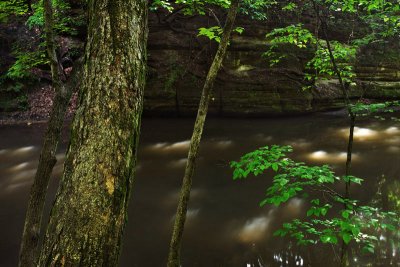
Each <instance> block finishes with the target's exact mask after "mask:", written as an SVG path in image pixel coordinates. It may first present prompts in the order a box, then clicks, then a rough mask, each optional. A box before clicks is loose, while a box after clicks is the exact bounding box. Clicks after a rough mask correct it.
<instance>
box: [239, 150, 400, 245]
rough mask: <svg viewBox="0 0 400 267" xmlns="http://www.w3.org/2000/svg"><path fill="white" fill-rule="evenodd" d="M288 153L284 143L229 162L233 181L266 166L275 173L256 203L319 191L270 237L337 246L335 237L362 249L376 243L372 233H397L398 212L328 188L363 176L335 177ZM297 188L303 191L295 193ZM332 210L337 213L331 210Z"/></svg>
mask: <svg viewBox="0 0 400 267" xmlns="http://www.w3.org/2000/svg"><path fill="white" fill-rule="evenodd" d="M291 151H292V148H291V147H290V146H277V145H273V146H265V147H262V148H259V149H257V150H255V151H253V152H250V153H247V154H245V155H244V156H243V157H241V159H240V160H239V161H238V162H235V161H233V162H231V167H232V168H233V178H234V179H240V178H246V177H247V176H248V175H249V174H253V175H259V174H261V173H264V172H265V171H266V170H268V169H271V170H272V171H273V172H275V173H276V174H275V176H274V177H273V181H272V185H271V186H270V187H269V188H268V189H267V191H266V198H265V199H264V200H262V201H261V203H260V205H261V206H263V205H266V204H273V205H276V206H279V205H281V204H283V203H285V202H287V201H288V200H290V199H292V198H294V197H300V198H302V199H304V200H306V199H308V198H309V195H308V192H313V194H314V195H315V194H319V195H321V197H320V198H313V199H311V200H309V201H308V206H309V208H308V210H307V212H306V216H307V218H306V219H305V220H300V219H295V220H292V221H291V222H287V223H284V224H283V226H282V228H281V229H279V230H278V231H276V232H275V235H276V236H290V237H292V238H294V239H296V240H297V243H298V244H299V245H308V244H318V243H319V242H321V243H323V244H338V243H339V241H340V240H342V241H343V242H344V243H345V244H349V243H350V242H351V241H354V242H355V243H357V244H359V245H360V246H361V247H362V251H363V252H373V251H374V248H375V244H376V243H377V242H378V238H377V237H376V234H374V233H376V232H377V231H378V232H379V231H390V232H394V233H398V231H399V229H400V216H399V214H398V213H395V212H384V211H382V210H380V209H378V208H374V207H371V206H361V205H359V204H358V201H357V200H354V199H349V198H346V197H344V196H342V195H340V194H339V193H338V192H336V191H335V190H334V189H333V188H334V187H333V186H332V185H334V184H335V183H338V182H346V183H350V184H357V185H361V183H362V181H363V179H361V178H358V177H355V176H351V175H348V176H342V177H338V176H335V174H334V172H333V171H332V170H331V168H330V167H329V166H327V165H323V166H308V165H306V164H305V163H302V162H295V161H293V160H291V159H289V158H287V157H286V153H288V152H291ZM300 192H305V193H303V194H301V195H300ZM334 207H335V209H334ZM343 207H344V208H343ZM338 209H339V215H338V214H337V213H336V212H335V211H336V210H338Z"/></svg>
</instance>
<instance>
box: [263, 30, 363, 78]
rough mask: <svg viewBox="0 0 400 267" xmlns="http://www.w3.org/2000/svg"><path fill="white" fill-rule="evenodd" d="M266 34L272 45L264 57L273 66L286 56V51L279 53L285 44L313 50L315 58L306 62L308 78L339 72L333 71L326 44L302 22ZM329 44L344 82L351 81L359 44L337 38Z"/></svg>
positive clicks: (353, 75)
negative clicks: (344, 42) (338, 40)
mask: <svg viewBox="0 0 400 267" xmlns="http://www.w3.org/2000/svg"><path fill="white" fill-rule="evenodd" d="M266 37H267V40H269V43H270V47H269V49H268V51H267V52H265V53H264V54H263V56H264V57H267V58H268V59H269V63H270V66H274V65H276V64H278V63H279V62H280V61H281V60H282V58H284V57H285V56H286V55H285V53H282V52H277V49H278V48H279V47H280V46H282V45H291V46H295V47H297V48H299V49H305V48H309V49H310V50H311V49H313V50H314V56H313V58H312V59H311V60H310V61H308V62H307V64H306V71H307V72H306V73H305V76H304V78H305V80H306V81H315V80H317V79H321V78H332V77H336V75H337V73H335V71H334V68H333V64H332V61H331V58H330V54H329V50H328V46H327V43H326V42H325V41H322V40H318V39H317V37H315V36H314V34H313V33H311V32H310V31H309V30H308V29H305V28H304V27H303V25H302V24H296V25H289V26H287V27H284V28H277V29H274V30H272V31H271V32H270V33H268V34H267V35H266ZM330 45H331V50H332V54H333V57H334V59H335V62H336V64H337V67H338V71H339V72H340V75H341V77H342V79H343V81H345V82H348V83H351V82H352V81H353V79H354V78H355V73H354V68H353V64H354V62H355V59H356V53H357V47H356V46H350V45H345V44H342V43H340V42H337V41H332V42H330Z"/></svg>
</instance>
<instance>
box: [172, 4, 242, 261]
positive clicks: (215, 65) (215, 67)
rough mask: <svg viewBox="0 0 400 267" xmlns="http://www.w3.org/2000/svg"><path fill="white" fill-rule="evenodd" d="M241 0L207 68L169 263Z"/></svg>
mask: <svg viewBox="0 0 400 267" xmlns="http://www.w3.org/2000/svg"><path fill="white" fill-rule="evenodd" d="M239 2H240V0H232V2H231V6H230V7H229V11H228V15H227V18H226V23H225V27H224V30H223V33H222V38H221V42H220V44H219V46H218V50H217V53H216V54H215V57H214V60H213V62H212V64H211V67H210V69H209V71H208V74H207V77H206V81H205V83H204V87H203V91H202V95H201V99H200V104H199V108H198V112H197V117H196V122H195V125H194V129H193V134H192V138H191V140H190V146H189V153H188V161H187V164H186V168H185V174H184V177H183V181H182V187H181V192H180V197H179V203H178V208H177V211H176V217H175V222H174V227H173V232H172V238H171V243H170V248H169V255H168V262H167V266H168V267H179V266H180V263H179V261H180V259H179V258H180V257H179V256H180V255H179V254H180V247H181V241H182V235H183V230H184V226H185V221H186V212H187V206H188V203H189V198H190V190H191V187H192V177H193V173H194V168H195V163H196V158H197V154H198V149H199V146H200V140H201V135H202V132H203V128H204V122H205V119H206V115H207V110H208V104H209V102H210V95H211V91H212V89H213V85H214V81H215V79H216V77H217V74H218V71H219V69H220V67H221V64H222V61H223V59H224V57H225V52H226V49H227V47H228V44H229V38H230V35H231V32H232V30H233V26H234V23H235V19H236V14H237V11H238V8H239Z"/></svg>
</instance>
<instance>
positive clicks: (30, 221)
mask: <svg viewBox="0 0 400 267" xmlns="http://www.w3.org/2000/svg"><path fill="white" fill-rule="evenodd" d="M43 8H44V15H45V16H44V18H45V35H46V45H47V55H48V58H49V60H50V67H51V74H52V80H53V88H54V89H55V91H56V96H55V99H54V104H53V107H52V112H51V114H50V118H49V121H48V126H47V131H46V134H45V136H44V142H43V146H42V150H41V153H40V157H39V164H38V168H37V171H36V174H35V178H34V181H33V185H32V188H31V192H30V197H29V203H28V208H27V212H26V218H25V225H24V232H23V235H22V241H21V248H20V258H19V266H20V267H29V266H35V265H36V263H37V256H38V251H39V240H40V238H41V236H42V234H41V233H40V229H41V221H42V217H43V208H44V204H45V199H46V192H47V188H48V184H49V181H50V177H51V173H52V170H53V167H54V165H55V163H56V161H57V160H56V157H55V155H56V151H57V147H58V143H59V139H60V133H61V129H62V126H63V122H64V117H65V113H66V110H67V107H68V103H69V100H70V97H71V89H70V88H69V86H66V85H65V84H64V83H63V81H64V80H65V76H64V74H63V70H62V67H61V65H60V64H59V61H58V59H57V56H56V51H55V44H54V34H53V10H52V6H51V0H44V1H43ZM74 72H75V74H76V71H75V70H74ZM75 82H76V79H74V82H72V83H71V85H70V86H75Z"/></svg>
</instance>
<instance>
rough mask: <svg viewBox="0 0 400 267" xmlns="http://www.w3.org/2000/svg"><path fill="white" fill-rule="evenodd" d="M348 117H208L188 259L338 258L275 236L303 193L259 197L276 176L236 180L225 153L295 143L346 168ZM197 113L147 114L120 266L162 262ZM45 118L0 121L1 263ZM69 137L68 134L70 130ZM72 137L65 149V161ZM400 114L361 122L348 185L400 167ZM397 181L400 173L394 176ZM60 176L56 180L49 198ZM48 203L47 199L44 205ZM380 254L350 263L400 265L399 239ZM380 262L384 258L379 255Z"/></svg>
mask: <svg viewBox="0 0 400 267" xmlns="http://www.w3.org/2000/svg"><path fill="white" fill-rule="evenodd" d="M346 122H347V121H346V119H345V118H343V117H338V116H332V115H313V116H307V117H297V118H280V119H251V120H249V119H248V120H245V119H209V120H208V121H207V123H206V124H207V127H206V129H205V132H204V139H203V143H202V145H201V151H200V158H199V160H198V164H197V170H196V175H195V177H194V184H193V191H192V197H191V201H190V207H189V213H188V221H187V224H186V229H185V233H184V241H183V247H182V263H183V266H243V267H253V266H335V264H334V258H335V253H334V252H333V250H332V248H331V247H330V246H326V245H319V246H318V247H297V246H296V245H295V242H292V241H290V240H283V239H280V238H276V237H273V236H272V233H273V232H274V231H275V230H276V229H278V227H279V226H280V225H281V223H282V222H283V221H285V220H290V219H292V218H295V217H298V216H302V214H304V212H305V210H306V206H305V203H304V201H303V200H301V199H297V198H296V199H294V200H292V201H290V202H289V203H288V204H286V205H283V206H282V207H280V208H273V207H263V208H260V207H259V206H258V203H259V202H260V200H262V198H263V196H264V192H265V189H266V188H267V186H268V185H269V184H270V177H267V176H259V177H257V178H254V177H250V178H249V179H247V180H243V181H233V180H232V175H231V173H232V171H231V169H230V168H229V165H228V163H229V162H230V161H231V160H237V159H239V157H240V156H241V155H243V154H244V153H246V152H249V151H252V150H254V149H256V148H258V147H260V146H264V145H267V144H291V145H292V146H293V147H294V150H295V151H294V153H293V157H294V158H295V159H297V160H302V161H306V162H308V163H312V164H323V163H329V164H332V165H333V167H334V169H335V171H337V172H338V173H339V174H340V173H341V172H343V169H344V162H345V149H346V142H347V140H346V138H347V134H348V133H347V132H348V130H347V129H346ZM192 125H193V119H145V120H144V121H143V128H142V136H141V140H140V150H139V155H138V156H139V166H138V172H137V178H136V182H135V185H134V190H133V195H132V200H131V205H130V210H129V223H128V226H127V229H126V232H125V237H124V246H123V251H122V255H121V264H120V266H122V267H128V266H139V267H142V266H144V267H146V266H149V267H150V266H165V262H166V257H167V253H168V245H169V238H170V233H171V228H172V222H173V216H174V212H175V209H176V203H177V198H178V193H179V187H180V183H181V179H182V176H183V170H184V166H185V157H186V154H187V149H188V140H189V138H190V135H191V130H192ZM44 129H45V125H43V124H36V125H31V126H25V125H24V126H20V125H16V126H0V236H1V240H0V266H16V263H17V257H18V248H19V242H20V236H21V232H22V227H23V220H24V215H25V209H26V202H27V199H28V193H29V186H30V184H31V182H32V177H33V176H34V172H35V166H36V164H37V159H38V153H39V147H40V145H41V136H42V134H43V131H44ZM66 139H67V138H65V137H64V140H66ZM65 147H66V141H64V142H63V144H62V146H61V150H60V153H59V154H58V157H59V159H61V161H60V162H59V163H58V164H57V165H56V168H55V174H54V176H55V177H58V176H59V175H60V173H61V171H62V165H61V162H62V159H63V157H64V156H63V153H64V151H65ZM399 163H400V124H398V123H397V124H396V123H393V122H389V121H384V122H377V121H362V122H360V123H359V125H358V128H356V130H355V144H354V161H353V174H354V175H356V176H359V177H363V178H365V183H364V185H363V186H362V187H360V186H357V187H353V188H352V192H351V195H352V196H353V197H357V198H359V199H360V200H362V201H363V202H364V203H366V202H368V201H370V200H371V199H372V198H373V197H374V195H375V194H376V190H377V186H376V183H377V180H378V179H379V178H380V177H381V176H382V175H385V176H386V179H387V180H388V183H389V184H390V185H395V181H397V182H398V181H399V178H400V177H399V176H400V164H399ZM397 185H398V183H397ZM56 186H57V179H54V181H53V182H52V184H51V186H50V196H49V198H48V199H49V201H48V206H49V203H50V202H51V200H52V198H53V196H54V193H55V190H56ZM47 210H48V208H47ZM381 239H382V240H383V241H382V247H381V248H378V249H377V253H376V254H375V255H372V256H371V255H362V254H361V253H358V252H357V251H355V255H356V256H355V257H352V259H351V262H352V265H353V266H367V265H369V266H390V265H392V266H400V264H399V262H400V256H399V254H400V249H399V247H398V245H397V244H395V245H391V244H389V243H388V242H384V241H385V240H384V239H385V237H381ZM378 262H379V264H378Z"/></svg>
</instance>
